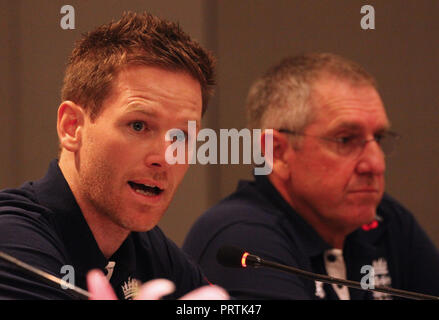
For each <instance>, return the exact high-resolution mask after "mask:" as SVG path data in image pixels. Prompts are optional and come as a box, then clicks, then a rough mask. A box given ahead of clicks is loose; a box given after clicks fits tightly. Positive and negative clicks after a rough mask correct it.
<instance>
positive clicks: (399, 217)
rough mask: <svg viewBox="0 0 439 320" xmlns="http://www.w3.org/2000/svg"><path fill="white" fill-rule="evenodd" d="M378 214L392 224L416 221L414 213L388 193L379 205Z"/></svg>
mask: <svg viewBox="0 0 439 320" xmlns="http://www.w3.org/2000/svg"><path fill="white" fill-rule="evenodd" d="M377 214H378V216H380V217H382V218H383V219H384V220H387V221H389V222H390V223H392V224H395V223H401V224H405V223H409V222H411V221H413V220H414V216H413V214H412V212H411V211H410V210H409V209H407V208H406V207H405V206H404V205H402V204H401V202H399V201H398V200H396V199H395V198H394V197H393V196H391V195H390V194H388V193H385V194H384V196H383V198H382V200H381V202H380V204H379V205H378V209H377Z"/></svg>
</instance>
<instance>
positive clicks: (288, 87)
mask: <svg viewBox="0 0 439 320" xmlns="http://www.w3.org/2000/svg"><path fill="white" fill-rule="evenodd" d="M325 76H333V77H335V78H336V79H340V80H344V81H348V82H349V83H351V84H355V85H371V86H373V87H374V88H377V85H376V81H375V79H374V78H373V77H372V76H371V75H370V74H369V73H367V71H366V70H364V69H363V68H362V67H361V66H360V65H358V64H357V63H355V62H353V61H350V60H348V59H345V58H343V57H340V56H338V55H335V54H331V53H309V54H304V55H299V56H295V57H287V58H285V59H283V60H282V61H281V62H280V63H278V64H277V65H275V66H273V67H271V68H270V69H269V70H268V71H267V72H266V73H265V74H264V75H263V76H262V77H261V78H259V79H258V80H256V81H255V82H254V84H253V85H252V86H251V88H250V90H249V94H248V96H247V101H246V109H247V120H248V126H249V127H250V128H259V129H281V128H282V129H288V130H291V131H295V132H302V131H303V130H304V129H305V128H306V126H307V125H308V124H310V123H311V122H312V119H313V116H314V112H313V109H314V107H313V103H312V100H313V99H312V91H313V84H314V83H315V82H316V81H317V80H320V79H322V78H323V77H325Z"/></svg>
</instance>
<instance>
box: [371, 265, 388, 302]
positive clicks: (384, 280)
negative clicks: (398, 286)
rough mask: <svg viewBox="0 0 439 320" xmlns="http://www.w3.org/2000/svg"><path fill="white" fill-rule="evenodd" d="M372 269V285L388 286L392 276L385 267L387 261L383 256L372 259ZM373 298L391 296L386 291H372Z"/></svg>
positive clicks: (385, 298) (381, 298) (386, 298)
mask: <svg viewBox="0 0 439 320" xmlns="http://www.w3.org/2000/svg"><path fill="white" fill-rule="evenodd" d="M372 267H373V271H374V285H375V286H386V287H390V285H391V284H392V278H391V277H390V275H389V269H388V268H387V261H386V259H384V258H379V259H377V260H373V261H372ZM373 298H374V299H375V300H392V296H391V295H390V294H388V293H383V292H377V291H373Z"/></svg>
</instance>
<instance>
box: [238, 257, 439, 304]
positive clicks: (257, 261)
mask: <svg viewBox="0 0 439 320" xmlns="http://www.w3.org/2000/svg"><path fill="white" fill-rule="evenodd" d="M245 263H246V265H248V266H252V267H256V268H257V267H269V268H273V269H277V270H281V271H284V272H287V273H293V274H297V275H300V276H302V277H305V278H307V279H310V280H317V281H321V282H325V283H329V284H338V285H343V286H346V287H350V288H354V289H360V290H367V291H372V292H373V291H378V292H382V293H388V294H391V295H394V296H398V297H402V298H408V299H417V300H439V297H436V296H431V295H427V294H422V293H417V292H411V291H406V290H400V289H394V288H391V287H385V286H379V285H377V286H375V287H374V289H371V288H363V287H362V286H361V283H359V282H357V281H351V280H345V279H339V278H334V277H331V276H326V275H322V274H317V273H313V272H309V271H305V270H301V269H298V268H294V267H290V266H286V265H283V264H280V263H277V262H273V261H267V260H264V259H261V258H260V257H258V256H255V255H252V254H249V255H247V257H246V258H245Z"/></svg>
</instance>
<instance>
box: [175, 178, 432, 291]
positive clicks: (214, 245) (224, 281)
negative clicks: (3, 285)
mask: <svg viewBox="0 0 439 320" xmlns="http://www.w3.org/2000/svg"><path fill="white" fill-rule="evenodd" d="M377 217H378V219H377V220H376V221H375V222H374V223H372V224H371V225H368V226H364V227H363V228H359V229H358V230H356V231H354V232H353V233H351V234H350V235H348V237H347V239H346V240H345V246H344V248H343V257H344V261H345V262H346V270H347V279H350V280H354V281H359V282H360V281H361V280H362V279H363V277H364V276H366V275H367V274H368V272H364V273H361V268H362V266H366V265H368V266H372V267H374V270H375V277H374V280H375V284H376V285H390V286H391V287H393V288H399V289H403V290H410V291H416V292H420V293H425V294H431V295H436V296H439V252H438V250H437V249H436V248H435V246H434V245H433V244H432V242H431V241H430V239H429V238H428V237H427V235H426V234H425V232H424V231H423V230H422V229H421V227H420V226H419V225H418V223H417V222H416V221H415V219H414V217H413V215H412V214H411V213H409V212H408V211H407V210H406V209H404V208H403V207H402V206H401V205H400V204H399V203H398V202H396V201H395V200H394V199H392V198H391V197H390V196H389V195H385V196H384V198H383V199H382V201H381V203H380V204H379V207H378V209H377ZM227 244H230V245H236V246H239V247H242V248H244V249H246V250H248V251H250V252H251V253H253V254H256V255H259V256H261V257H262V258H264V259H266V260H272V261H276V262H279V263H282V264H285V265H289V266H293V267H298V268H301V269H303V270H307V271H311V272H315V273H320V274H326V270H325V267H324V262H323V252H324V251H325V250H328V249H331V247H330V246H329V244H327V243H326V242H325V241H324V240H323V239H322V238H321V237H320V236H319V235H318V234H317V233H316V232H315V231H314V229H313V228H312V227H311V226H310V225H309V224H308V223H307V222H306V221H305V220H304V219H303V218H302V217H301V216H300V215H299V214H298V213H297V212H295V211H294V210H293V209H292V208H291V206H290V205H289V204H288V203H287V202H286V201H285V200H284V199H283V198H282V196H281V195H280V194H279V193H278V191H277V190H276V189H275V188H274V186H273V185H272V184H271V183H270V181H269V180H268V178H267V177H265V176H256V180H255V181H253V182H248V181H241V182H240V184H239V187H238V189H237V191H236V192H234V193H233V194H232V195H230V196H229V197H227V198H226V199H224V200H222V201H221V202H220V203H219V204H217V205H216V206H214V207H212V208H211V209H209V210H208V211H207V212H206V213H204V214H203V215H202V216H201V217H200V218H199V219H198V220H197V222H196V223H195V224H194V226H193V227H192V229H191V230H190V232H189V234H188V235H187V237H186V239H185V242H184V245H183V250H184V251H186V252H187V253H189V254H190V255H191V256H192V257H193V258H194V259H195V260H196V261H197V262H198V263H199V264H200V265H201V267H202V269H203V271H204V272H205V274H206V276H207V277H208V278H209V280H210V281H211V282H213V283H215V284H218V285H221V286H223V287H224V288H226V289H227V290H229V292H230V293H231V294H232V295H234V296H235V297H238V298H264V299H321V298H322V299H338V296H337V295H336V294H335V291H334V290H333V289H332V286H331V285H330V284H324V285H323V287H320V286H319V288H317V289H318V290H316V283H315V282H314V281H312V280H308V279H306V278H301V277H298V276H296V275H292V274H289V273H284V272H281V271H277V270H273V269H268V268H256V269H250V268H246V269H234V268H226V267H223V266H221V265H219V264H218V263H217V261H216V254H217V251H218V249H219V248H220V247H221V246H223V245H227ZM365 283H366V284H367V283H369V282H368V281H366V282H365ZM318 285H319V284H318ZM322 289H323V290H322ZM349 292H350V298H351V299H374V298H375V299H383V298H392V297H391V296H386V295H380V294H377V293H375V294H372V293H371V292H369V291H363V290H358V289H349Z"/></svg>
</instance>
